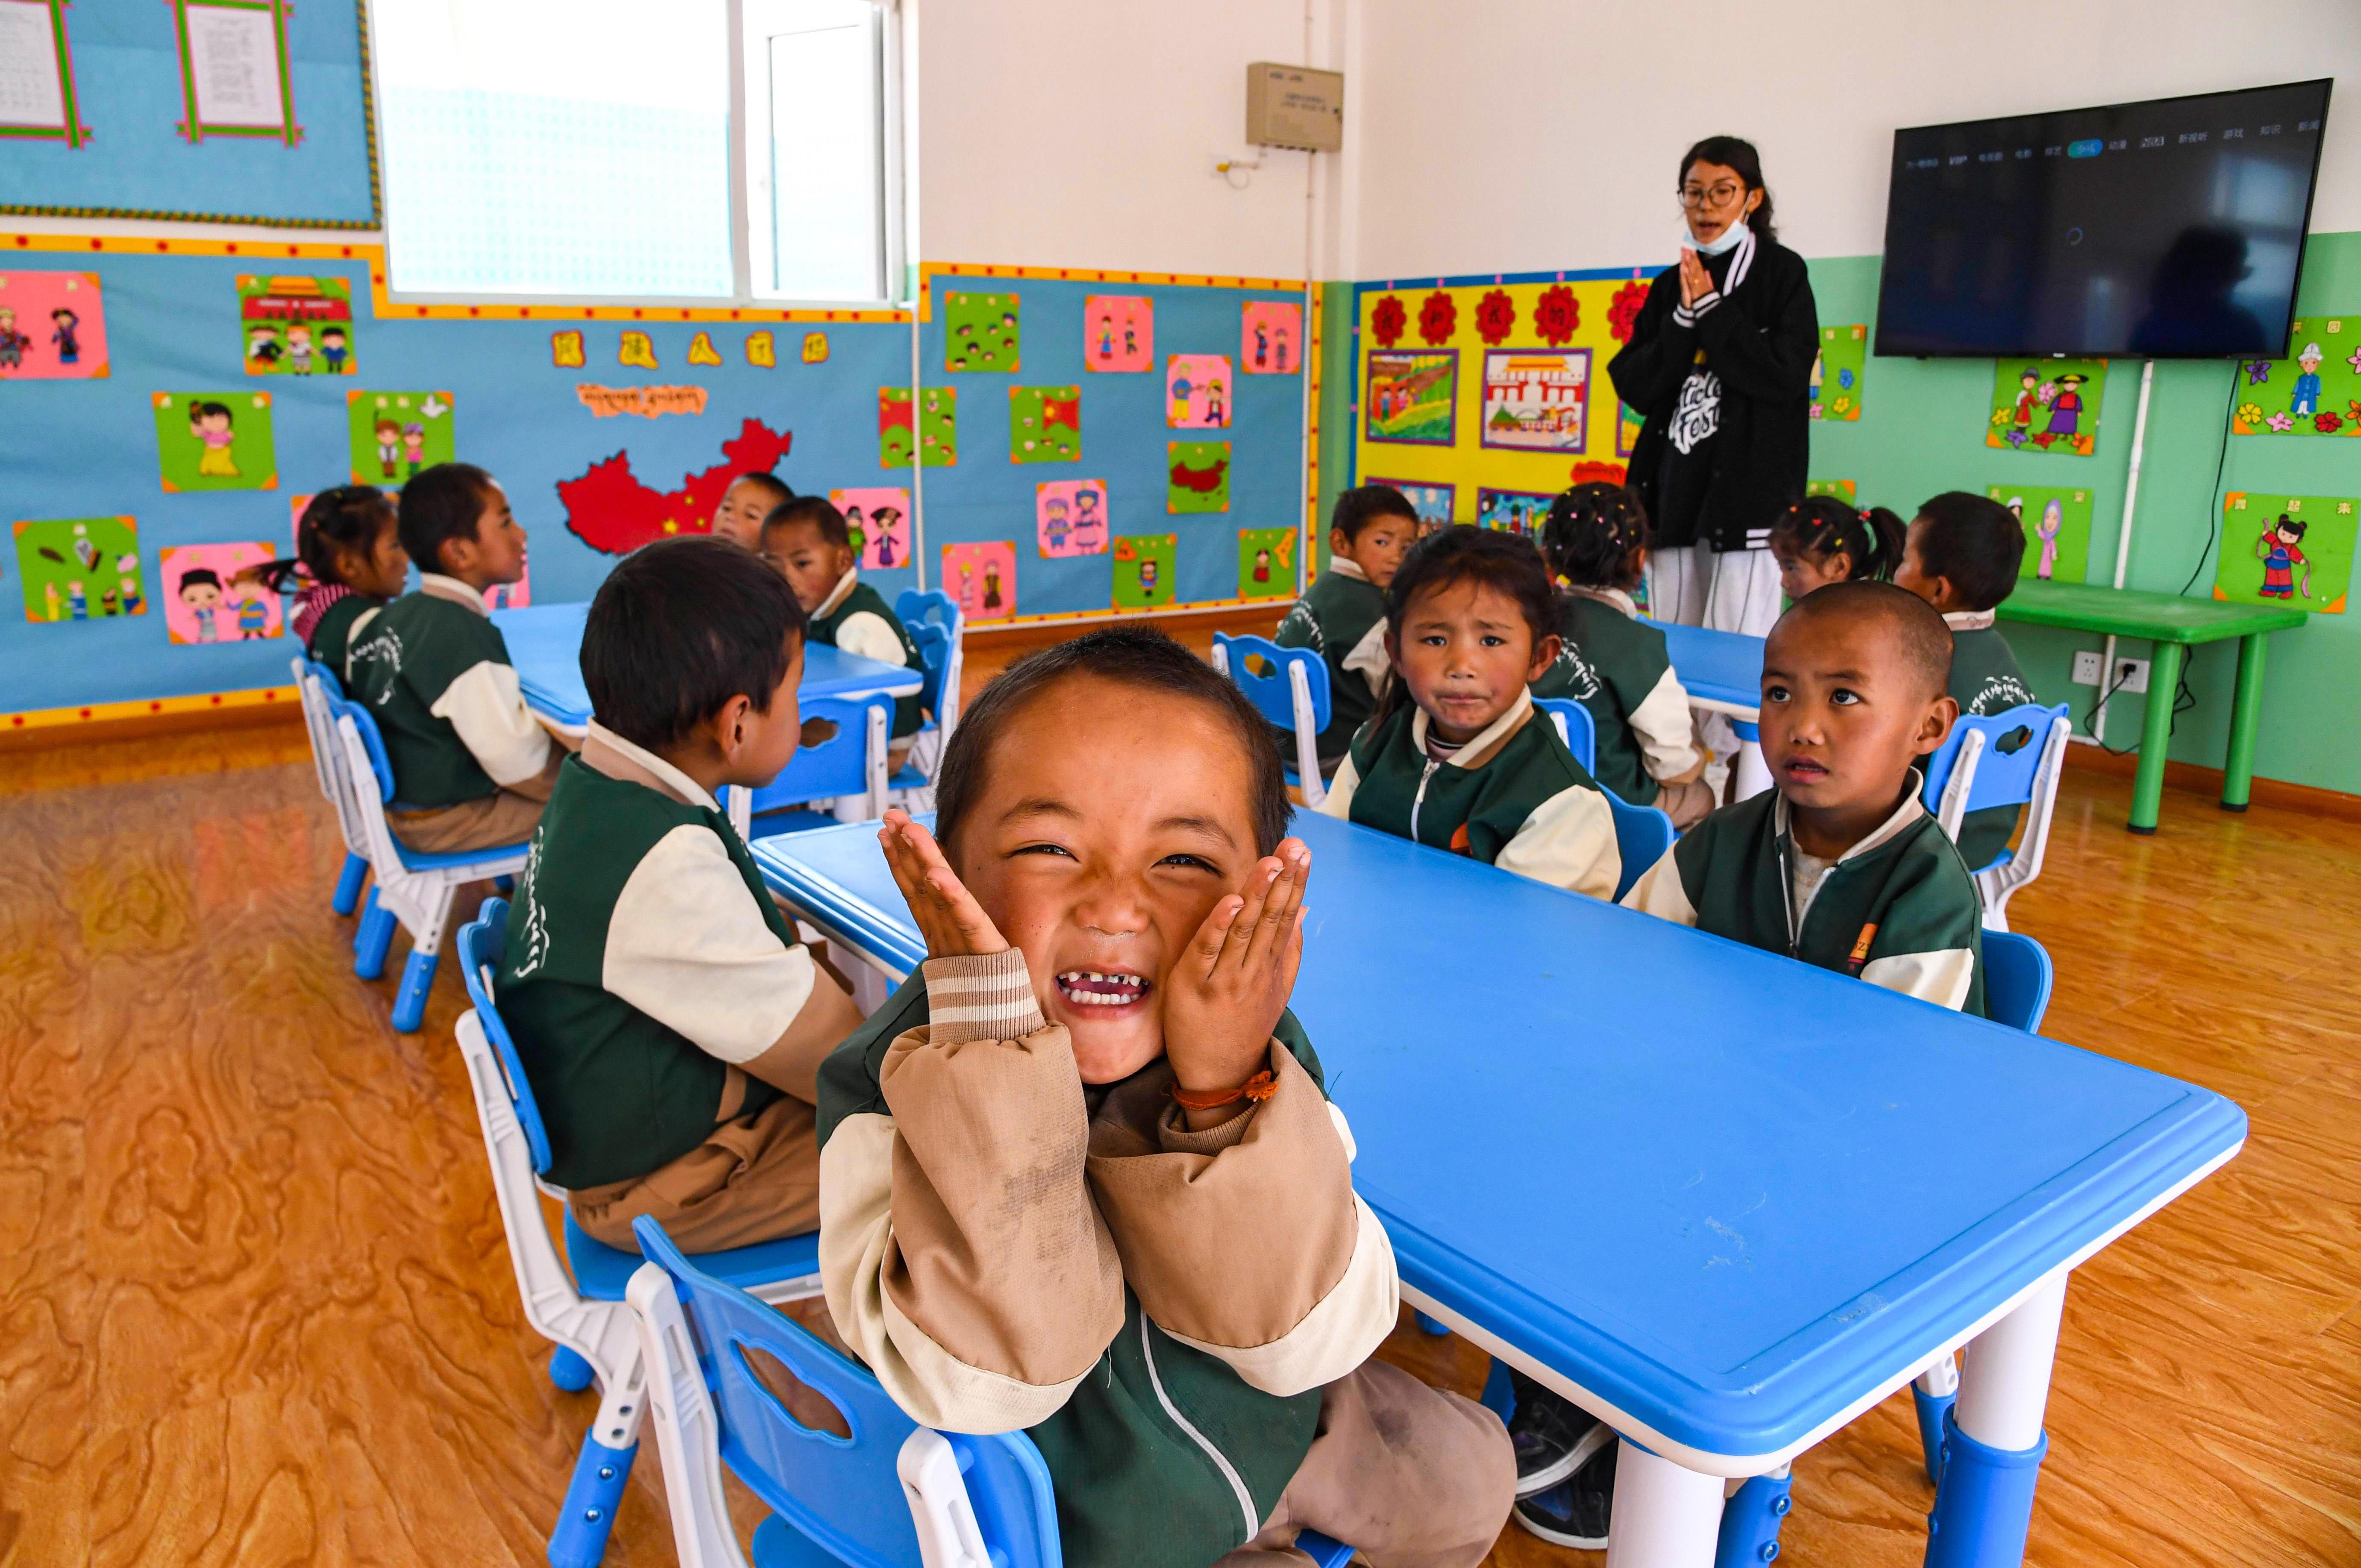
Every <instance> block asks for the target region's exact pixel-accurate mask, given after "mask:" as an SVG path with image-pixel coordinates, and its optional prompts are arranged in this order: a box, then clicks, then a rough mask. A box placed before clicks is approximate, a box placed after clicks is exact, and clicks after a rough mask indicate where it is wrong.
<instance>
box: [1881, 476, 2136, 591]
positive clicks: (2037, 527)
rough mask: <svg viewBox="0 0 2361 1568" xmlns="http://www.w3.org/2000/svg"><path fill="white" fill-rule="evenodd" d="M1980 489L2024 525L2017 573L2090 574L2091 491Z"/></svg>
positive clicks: (2046, 576) (2055, 578)
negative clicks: (2023, 536)
mask: <svg viewBox="0 0 2361 1568" xmlns="http://www.w3.org/2000/svg"><path fill="white" fill-rule="evenodd" d="M1984 494H1985V495H1987V496H1990V497H1991V498H1992V499H1993V500H1996V501H1998V502H2000V504H2001V505H2003V506H2004V507H2006V508H2008V510H2011V511H2013V512H2015V514H2016V519H2017V521H2019V522H2021V523H2023V524H2024V525H2025V560H2024V561H2023V562H2022V563H2021V564H2020V565H2018V567H2017V569H2016V575H2017V576H2020V577H2037V578H2039V579H2040V580H2042V581H2043V582H2051V583H2079V582H2081V580H2082V579H2083V577H2084V576H2086V575H2088V573H2089V572H2090V569H2091V492H2090V489H2089V488H2087V487H2079V488H2078V487H2073V486H2069V487H2066V488H2055V487H2049V486H2042V485H1993V486H1992V487H1990V488H1987V489H1986V490H1985V491H1984ZM1845 499H1847V500H1850V499H1852V498H1851V497H1850V496H1847V497H1846V498H1845Z"/></svg>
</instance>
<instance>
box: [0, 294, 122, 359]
mask: <svg viewBox="0 0 2361 1568" xmlns="http://www.w3.org/2000/svg"><path fill="white" fill-rule="evenodd" d="M99 293H100V291H99V282H98V274H97V273H95V272H0V381H94V380H99V379H102V378H104V377H105V375H106V311H105V309H104V306H103V305H102V303H101V302H100V298H99Z"/></svg>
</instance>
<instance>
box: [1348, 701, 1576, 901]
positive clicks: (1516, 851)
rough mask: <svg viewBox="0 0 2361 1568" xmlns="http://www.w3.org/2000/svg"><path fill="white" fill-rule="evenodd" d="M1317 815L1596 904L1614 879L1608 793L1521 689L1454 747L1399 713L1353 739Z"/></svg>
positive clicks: (1418, 713)
mask: <svg viewBox="0 0 2361 1568" xmlns="http://www.w3.org/2000/svg"><path fill="white" fill-rule="evenodd" d="M1320 810H1321V813H1322V815H1323V816H1327V817H1338V818H1341V819H1344V820H1345V821H1351V822H1358V823H1360V824H1361V825H1362V826H1364V827H1367V828H1383V829H1384V830H1385V831H1387V832H1389V833H1391V834H1393V835H1395V836H1396V837H1398V838H1402V839H1412V840H1414V841H1415V842H1418V843H1421V844H1425V845H1429V846H1431V847H1433V848H1434V849H1438V850H1450V851H1452V852H1453V853H1454V854H1460V855H1467V856H1471V857H1473V858H1474V859H1476V860H1479V861H1484V862H1485V863H1486V864H1488V865H1495V866H1498V867H1499V868H1500V869H1501V870H1502V871H1506V872H1516V873H1517V874H1518V875H1519V876H1524V877H1531V878H1532V880H1533V881H1535V882H1545V883H1549V884H1550V885H1551V886H1552V887H1563V888H1568V889H1571V890H1572V891H1574V892H1576V893H1587V894H1590V895H1591V896H1592V897H1593V898H1612V897H1614V896H1615V884H1616V883H1617V881H1618V880H1619V879H1620V876H1621V874H1622V861H1621V859H1620V856H1619V855H1618V853H1617V851H1616V848H1615V816H1614V812H1613V810H1612V808H1610V807H1609V806H1608V804H1607V797H1606V796H1605V795H1602V794H1600V793H1599V790H1598V783H1597V781H1595V780H1594V779H1592V778H1591V776H1590V775H1589V774H1588V773H1586V772H1584V771H1583V766H1582V764H1581V763H1580V762H1576V761H1575V760H1574V753H1573V752H1571V751H1567V750H1566V749H1565V741H1564V740H1560V739H1559V738H1558V733H1557V726H1556V725H1554V724H1553V723H1551V722H1550V721H1549V719H1548V718H1547V716H1545V715H1544V714H1543V713H1542V711H1541V710H1540V709H1539V708H1536V707H1534V706H1533V699H1532V693H1531V692H1529V691H1521V692H1519V693H1518V694H1517V700H1516V703H1515V705H1514V706H1513V707H1510V709H1509V711H1508V712H1506V713H1504V714H1502V715H1501V716H1500V717H1499V718H1497V719H1495V720H1494V721H1493V722H1492V723H1491V724H1490V725H1489V726H1488V727H1487V728H1486V729H1484V730H1482V731H1481V732H1480V733H1478V734H1477V735H1476V736H1474V737H1473V738H1472V739H1470V740H1468V741H1467V743H1466V745H1464V746H1461V747H1458V748H1456V749H1453V748H1451V747H1450V746H1448V745H1447V744H1445V743H1443V742H1441V741H1439V740H1431V739H1430V736H1429V731H1428V727H1427V718H1426V710H1425V709H1423V708H1420V707H1408V706H1405V707H1402V708H1401V709H1400V711H1399V712H1397V713H1395V714H1394V715H1393V716H1392V717H1391V718H1388V719H1387V720H1386V721H1385V722H1384V723H1383V724H1382V725H1379V726H1377V727H1376V728H1375V729H1371V730H1368V731H1366V732H1365V733H1363V735H1362V736H1361V737H1360V739H1359V740H1356V741H1355V742H1354V743H1353V749H1352V751H1350V752H1348V753H1347V754H1346V756H1345V761H1344V763H1343V765H1342V766H1340V767H1338V768H1337V770H1336V779H1335V782H1334V784H1331V785H1330V786H1329V790H1328V798H1327V799H1326V800H1324V801H1323V802H1322V803H1321V805H1320Z"/></svg>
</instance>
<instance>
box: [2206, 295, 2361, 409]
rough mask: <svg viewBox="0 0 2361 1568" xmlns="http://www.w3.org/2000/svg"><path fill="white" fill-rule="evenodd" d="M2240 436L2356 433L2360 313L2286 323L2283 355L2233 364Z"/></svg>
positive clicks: (2360, 399)
mask: <svg viewBox="0 0 2361 1568" xmlns="http://www.w3.org/2000/svg"><path fill="white" fill-rule="evenodd" d="M2230 428H2231V429H2232V430H2234V431H2235V432H2237V433H2239V434H2240V435H2361V315H2352V316H2302V317H2299V318H2298V319H2297V320H2296V321H2294V322H2292V323H2290V329H2289V334H2288V357H2286V358H2285V359H2248V360H2246V361H2244V362H2242V363H2241V364H2240V365H2239V367H2238V393H2237V403H2236V407H2235V409H2234V411H2232V414H2231V420H2230Z"/></svg>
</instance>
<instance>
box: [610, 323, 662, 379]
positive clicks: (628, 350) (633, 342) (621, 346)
mask: <svg viewBox="0 0 2361 1568" xmlns="http://www.w3.org/2000/svg"><path fill="white" fill-rule="evenodd" d="M615 363H616V364H618V365H629V366H631V367H635V368H637V369H641V370H653V369H656V368H658V367H657V365H656V345H655V340H654V339H653V338H651V337H650V336H648V334H646V333H643V332H627V333H625V334H623V335H622V336H621V337H620V339H618V340H617V341H616V345H615Z"/></svg>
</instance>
